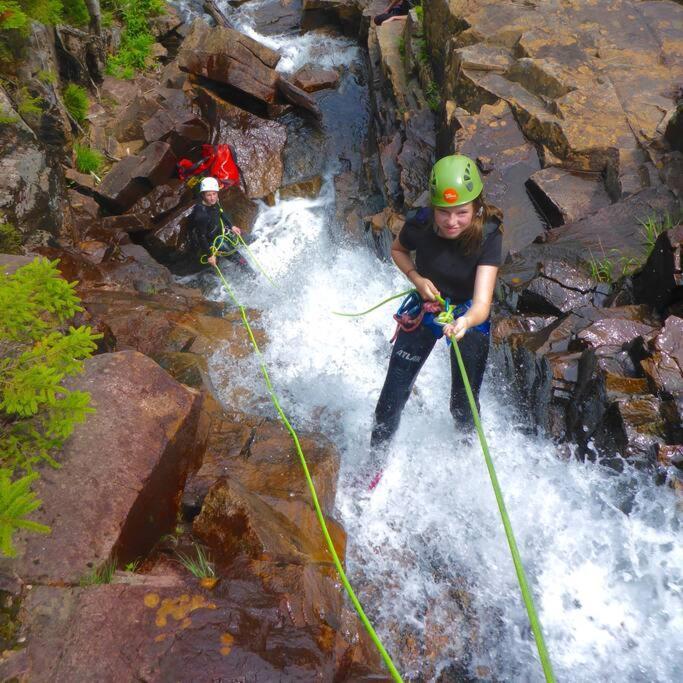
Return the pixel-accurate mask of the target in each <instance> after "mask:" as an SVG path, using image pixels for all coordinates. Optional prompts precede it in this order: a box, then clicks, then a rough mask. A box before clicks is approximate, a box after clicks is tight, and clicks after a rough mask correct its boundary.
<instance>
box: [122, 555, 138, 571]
mask: <svg viewBox="0 0 683 683" xmlns="http://www.w3.org/2000/svg"><path fill="white" fill-rule="evenodd" d="M141 564H142V560H140V559H139V558H138V559H137V560H133V561H132V562H127V563H126V566H125V567H124V568H123V571H124V572H131V573H132V574H134V573H135V572H136V571H137V570H138V569H139V568H140V565H141Z"/></svg>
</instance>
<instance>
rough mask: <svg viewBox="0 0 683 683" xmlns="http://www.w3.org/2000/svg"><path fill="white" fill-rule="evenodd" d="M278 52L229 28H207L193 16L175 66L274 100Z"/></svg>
mask: <svg viewBox="0 0 683 683" xmlns="http://www.w3.org/2000/svg"><path fill="white" fill-rule="evenodd" d="M279 59H280V55H279V54H278V53H277V52H274V51H273V50H270V49H269V48H267V47H265V46H264V45H261V44H260V43H258V42H256V41H255V40H253V39H252V38H249V37H247V36H245V35H244V34H242V33H238V32H237V31H233V30H232V29H230V28H226V27H223V26H216V27H214V28H209V27H208V26H207V25H206V24H205V23H204V22H203V21H201V20H197V21H195V22H194V23H193V24H192V29H191V31H190V33H189V34H188V36H187V37H186V38H185V40H184V41H183V45H182V47H181V49H180V53H179V54H178V66H179V67H180V69H181V70H182V71H186V72H188V73H191V74H195V75H197V76H204V77H205V78H210V79H211V80H214V81H217V82H219V83H225V84H226V85H230V86H232V87H234V88H237V89H238V90H241V91H242V92H244V93H247V94H248V95H252V96H253V97H256V98H257V99H259V100H263V101H264V102H275V100H276V98H277V83H278V80H279V75H278V73H277V72H276V71H275V65H276V64H277V63H278V61H279Z"/></svg>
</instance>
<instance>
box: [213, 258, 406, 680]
mask: <svg viewBox="0 0 683 683" xmlns="http://www.w3.org/2000/svg"><path fill="white" fill-rule="evenodd" d="M214 268H215V270H216V273H217V274H218V277H219V278H220V279H221V281H222V283H223V286H224V287H225V291H226V292H227V293H228V295H229V296H230V298H231V299H232V301H233V303H234V304H235V306H237V308H239V311H240V315H241V316H242V322H243V323H244V326H245V328H246V330H247V333H248V334H249V339H250V340H251V343H252V346H253V347H254V351H255V353H256V355H257V356H258V358H259V366H260V367H261V373H262V374H263V378H264V379H265V381H266V387H267V388H268V393H269V394H270V400H271V401H272V402H273V405H274V406H275V410H277V412H278V415H279V416H280V419H281V420H282V422H283V423H284V425H285V427H286V428H287V431H288V432H289V433H290V435H291V437H292V440H293V441H294V447H295V448H296V452H297V454H298V455H299V460H300V462H301V467H302V469H303V471H304V475H305V477H306V482H307V483H308V489H309V491H310V492H311V498H312V499H313V507H314V508H315V514H316V516H317V517H318V522H319V523H320V528H321V529H322V532H323V536H324V537H325V542H326V543H327V547H328V549H329V551H330V554H331V555H332V559H333V561H334V565H335V567H336V568H337V572H338V574H339V578H340V579H341V582H342V584H343V585H344V588H345V589H346V593H347V594H348V596H349V599H350V600H351V602H352V603H353V606H354V607H355V608H356V612H357V613H358V616H359V617H360V620H361V622H362V623H363V626H365V630H366V631H367V632H368V635H369V636H370V638H371V639H372V642H373V643H374V644H375V647H376V648H377V650H378V651H379V653H380V654H381V655H382V659H383V660H384V663H385V664H386V665H387V668H388V669H389V671H390V673H391V675H392V677H393V679H394V681H396V682H397V683H403V679H402V678H401V674H399V672H398V670H397V669H396V667H395V666H394V663H393V661H392V660H391V657H390V656H389V653H388V652H387V651H386V649H385V648H384V645H382V641H381V640H380V639H379V636H378V635H377V633H376V632H375V629H374V628H373V626H372V624H371V623H370V620H369V619H368V617H367V616H366V614H365V612H364V611H363V607H362V606H361V604H360V602H359V600H358V598H357V597H356V594H355V592H354V590H353V587H352V586H351V583H350V582H349V580H348V579H347V578H346V573H345V572H344V567H343V566H342V563H341V560H340V559H339V556H338V555H337V551H336V550H335V547H334V543H333V542H332V537H331V536H330V532H329V531H328V529H327V524H326V523H325V517H324V516H323V512H322V509H321V508H320V503H319V502H318V495H317V493H316V490H315V485H314V484H313V479H312V478H311V473H310V472H309V470H308V464H307V463H306V458H305V456H304V453H303V451H302V450H301V444H300V443H299V437H298V436H297V433H296V432H295V431H294V427H292V425H291V424H290V422H289V420H288V419H287V416H286V415H285V413H284V411H283V410H282V408H281V407H280V402H279V401H278V398H277V396H276V394H275V390H274V389H273V385H272V384H271V381H270V376H269V375H268V370H267V368H266V365H265V362H264V360H263V356H262V355H261V350H260V349H259V346H258V343H257V342H256V339H255V337H254V333H253V332H252V329H251V325H250V324H249V320H248V319H247V314H246V310H245V308H244V306H242V305H241V304H240V303H239V302H238V301H237V298H236V297H235V294H234V293H233V291H232V288H231V287H230V285H229V284H228V282H227V280H226V279H225V277H224V276H223V273H222V272H221V270H220V268H219V267H218V266H214Z"/></svg>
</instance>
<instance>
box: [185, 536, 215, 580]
mask: <svg viewBox="0 0 683 683" xmlns="http://www.w3.org/2000/svg"><path fill="white" fill-rule="evenodd" d="M194 549H195V555H196V557H190V556H189V555H185V554H184V553H177V555H178V560H179V561H180V564H182V565H183V567H185V569H187V570H188V571H189V572H190V573H191V574H192V575H193V576H196V577H197V578H198V579H211V578H213V577H214V576H216V572H215V571H214V568H213V563H212V562H211V558H210V557H209V556H208V555H205V554H204V550H203V548H202V547H201V546H200V545H197V544H196V543H195V544H194Z"/></svg>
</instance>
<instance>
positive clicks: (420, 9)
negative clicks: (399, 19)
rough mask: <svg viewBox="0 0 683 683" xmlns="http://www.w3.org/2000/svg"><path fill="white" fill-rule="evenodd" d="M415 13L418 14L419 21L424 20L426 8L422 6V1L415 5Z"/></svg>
mask: <svg viewBox="0 0 683 683" xmlns="http://www.w3.org/2000/svg"><path fill="white" fill-rule="evenodd" d="M415 14H416V15H417V19H418V21H420V22H422V21H424V8H423V7H422V2H420V4H419V5H416V6H415Z"/></svg>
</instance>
